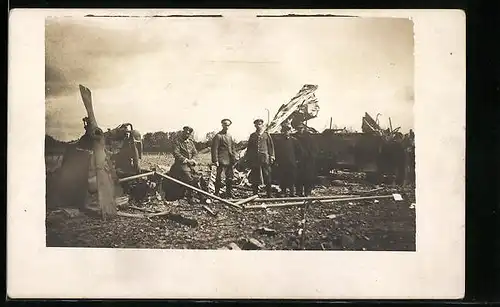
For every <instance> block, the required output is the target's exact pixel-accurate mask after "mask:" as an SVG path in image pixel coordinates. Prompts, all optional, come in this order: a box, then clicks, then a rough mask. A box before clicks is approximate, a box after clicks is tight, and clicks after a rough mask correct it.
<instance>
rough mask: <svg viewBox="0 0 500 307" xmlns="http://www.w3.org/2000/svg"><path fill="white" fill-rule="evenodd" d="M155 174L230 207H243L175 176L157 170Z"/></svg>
mask: <svg viewBox="0 0 500 307" xmlns="http://www.w3.org/2000/svg"><path fill="white" fill-rule="evenodd" d="M156 174H158V175H160V176H161V177H163V178H165V179H168V180H171V181H173V182H175V183H178V184H180V185H182V186H185V187H186V188H188V189H191V190H193V191H196V192H198V193H201V194H203V195H205V196H208V197H210V198H213V199H216V200H218V201H220V202H223V203H225V204H226V205H229V206H231V207H235V208H238V209H243V207H242V206H240V205H237V204H234V203H232V202H230V201H227V200H225V199H223V198H220V197H219V196H216V195H213V194H210V193H208V192H205V191H203V190H201V189H198V188H196V187H193V186H192V185H189V184H187V183H184V182H182V181H180V180H177V179H175V178H172V177H170V176H168V175H165V174H162V173H159V172H156Z"/></svg>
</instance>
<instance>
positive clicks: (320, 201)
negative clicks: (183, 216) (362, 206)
mask: <svg viewBox="0 0 500 307" xmlns="http://www.w3.org/2000/svg"><path fill="white" fill-rule="evenodd" d="M380 198H394V196H393V195H382V196H364V197H353V198H337V199H326V200H318V202H319V203H321V204H327V203H333V202H339V201H350V200H367V199H380ZM300 205H304V202H303V201H301V202H289V203H284V204H269V205H265V204H263V205H254V206H246V207H245V209H266V208H279V207H294V206H300Z"/></svg>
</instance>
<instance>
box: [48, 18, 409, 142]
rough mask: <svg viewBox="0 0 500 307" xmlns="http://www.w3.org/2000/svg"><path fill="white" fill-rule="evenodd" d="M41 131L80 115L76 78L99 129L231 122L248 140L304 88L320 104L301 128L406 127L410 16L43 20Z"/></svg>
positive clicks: (75, 130)
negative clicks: (89, 97)
mask: <svg viewBox="0 0 500 307" xmlns="http://www.w3.org/2000/svg"><path fill="white" fill-rule="evenodd" d="M45 61H46V107H47V108H46V120H47V127H46V128H47V133H48V134H49V135H52V136H53V137H55V138H57V139H60V140H72V139H75V138H78V137H79V136H80V135H82V133H83V127H82V121H81V119H82V117H84V116H86V112H85V108H84V107H83V103H82V101H81V98H80V94H79V91H78V84H83V85H86V86H88V87H89V88H90V89H91V90H92V92H93V96H94V110H95V113H96V117H97V121H98V123H99V125H100V126H101V127H102V128H104V129H106V128H114V127H116V126H118V125H119V124H121V123H125V122H131V123H132V124H133V125H134V128H136V129H138V130H139V131H140V132H141V133H142V134H143V135H144V134H145V133H146V132H154V131H159V130H163V131H171V130H179V129H181V128H182V126H184V125H190V126H192V127H193V128H194V129H195V133H196V135H197V136H198V137H201V136H204V135H205V134H206V133H207V132H209V131H213V130H218V129H219V128H220V120H221V119H222V118H225V117H228V118H230V119H232V120H233V125H232V126H231V131H232V133H233V135H234V136H235V138H237V139H239V140H241V139H246V138H247V137H248V135H249V133H251V132H252V131H253V130H254V128H253V124H252V122H253V120H254V119H255V118H263V119H264V120H266V119H267V112H266V108H268V109H269V110H270V112H271V118H272V117H273V116H274V114H275V113H276V111H277V110H278V108H279V107H280V106H281V104H283V103H287V102H288V101H289V100H290V99H291V98H292V97H293V96H295V94H296V93H297V92H298V91H299V90H300V89H301V88H302V86H303V85H304V84H316V85H318V90H317V91H316V97H317V98H318V101H319V105H320V111H319V116H318V117H317V118H316V119H313V120H310V121H309V123H308V124H309V125H310V126H312V127H314V128H316V129H317V130H320V131H322V130H323V129H325V128H327V127H328V125H329V122H330V117H332V118H333V123H334V125H336V126H338V127H351V128H352V129H355V130H358V131H360V130H361V118H362V116H363V115H364V112H365V111H366V112H368V113H370V114H371V115H372V116H373V117H375V116H376V114H377V113H382V116H381V117H380V121H381V125H382V126H387V125H388V118H389V117H391V118H392V124H393V127H394V128H395V127H398V126H401V127H402V130H403V131H404V132H406V131H407V130H408V129H410V128H413V112H412V108H413V104H414V90H413V89H414V87H413V82H414V58H413V24H412V22H411V21H409V20H407V19H390V18H244V19H243V18H241V19H240V18H238V19H236V18H228V17H224V18H196V19H193V18H147V19H143V18H82V17H80V18H75V17H67V18H57V19H51V20H47V23H46V60H45Z"/></svg>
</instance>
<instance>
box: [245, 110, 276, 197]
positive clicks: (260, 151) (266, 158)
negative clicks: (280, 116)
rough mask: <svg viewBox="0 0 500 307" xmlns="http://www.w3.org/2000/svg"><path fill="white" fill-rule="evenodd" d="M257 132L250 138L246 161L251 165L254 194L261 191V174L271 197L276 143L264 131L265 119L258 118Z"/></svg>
mask: <svg viewBox="0 0 500 307" xmlns="http://www.w3.org/2000/svg"><path fill="white" fill-rule="evenodd" d="M253 123H254V125H255V132H253V133H252V134H251V135H250V138H249V139H248V146H247V151H246V152H245V161H247V162H248V164H249V166H250V170H251V171H250V178H249V179H250V183H251V184H252V191H253V193H254V194H258V193H259V185H260V183H261V175H262V179H263V181H264V185H265V186H266V195H267V197H269V198H270V197H271V165H272V164H273V163H274V143H273V140H272V139H271V136H270V135H269V133H267V132H265V131H264V121H263V120H262V119H256V120H255V121H254V122H253Z"/></svg>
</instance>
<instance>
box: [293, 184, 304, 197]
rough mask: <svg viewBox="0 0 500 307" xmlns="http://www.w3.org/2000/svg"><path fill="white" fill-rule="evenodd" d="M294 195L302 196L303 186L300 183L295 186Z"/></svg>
mask: <svg viewBox="0 0 500 307" xmlns="http://www.w3.org/2000/svg"><path fill="white" fill-rule="evenodd" d="M295 195H296V196H298V197H303V196H304V188H303V186H302V185H299V186H297V187H296V191H295Z"/></svg>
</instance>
